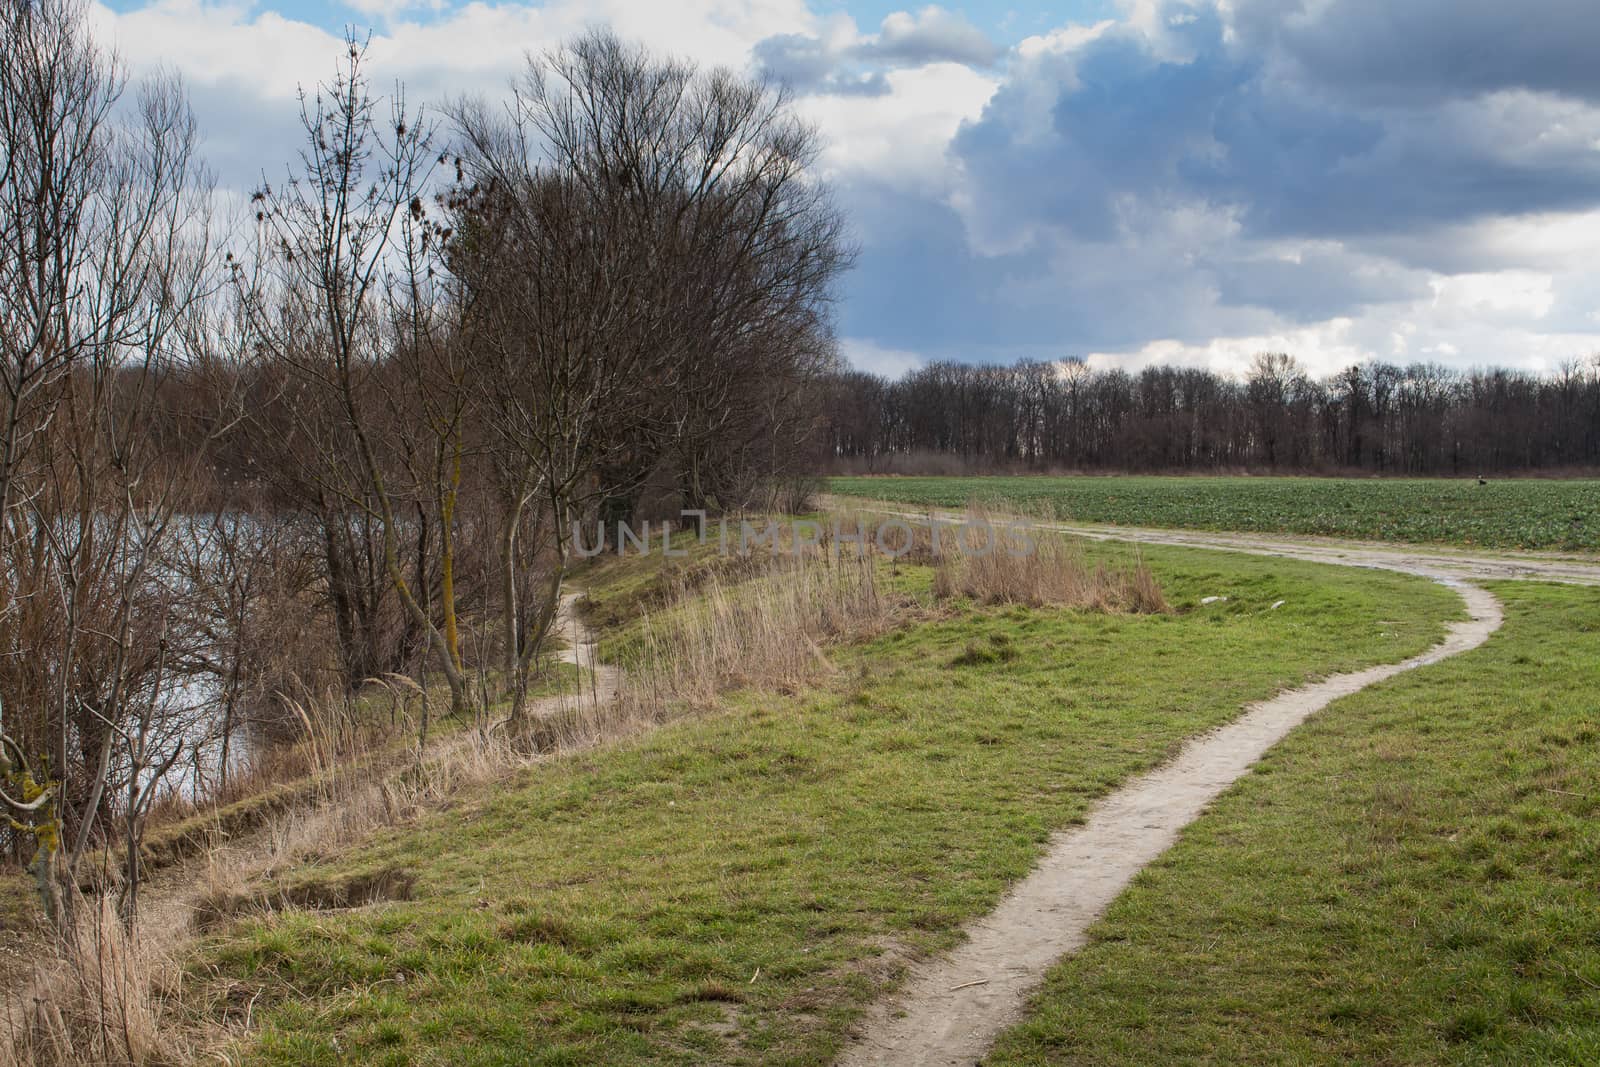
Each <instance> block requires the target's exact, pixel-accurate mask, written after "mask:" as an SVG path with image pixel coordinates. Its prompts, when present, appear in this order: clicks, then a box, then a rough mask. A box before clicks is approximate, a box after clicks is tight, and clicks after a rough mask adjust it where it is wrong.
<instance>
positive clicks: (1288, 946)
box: [986, 584, 1600, 1067]
mask: <svg viewBox="0 0 1600 1067" xmlns="http://www.w3.org/2000/svg"><path fill="white" fill-rule="evenodd" d="M1493 589H1494V592H1495V593H1496V595H1497V596H1499V597H1501V598H1502V600H1503V601H1504V602H1505V604H1506V608H1507V616H1506V623H1505V627H1504V629H1503V630H1502V631H1501V632H1500V633H1498V634H1497V635H1495V636H1494V637H1492V638H1491V639H1490V641H1489V643H1488V644H1487V645H1486V646H1484V647H1483V648H1482V649H1479V650H1477V651H1475V652H1471V653H1468V654H1467V655H1464V656H1461V657H1459V658H1457V659H1452V660H1449V661H1447V662H1445V663H1443V664H1440V665H1438V666H1435V667H1431V668H1429V669H1428V670H1426V671H1418V672H1415V673H1412V674H1407V675H1403V676H1401V677H1400V678H1398V679H1395V680H1392V681H1389V682H1386V683H1384V684H1382V685H1380V686H1377V687H1375V688H1373V689H1369V690H1367V691H1365V692H1363V693H1360V694H1358V695H1356V696H1354V697H1351V698H1348V699H1345V700H1343V701H1340V702H1338V703H1335V704H1334V705H1332V706H1331V707H1329V708H1328V709H1327V710H1325V711H1324V712H1323V713H1321V714H1320V715H1319V716H1317V717H1316V718H1314V719H1313V720H1312V721H1311V722H1310V723H1309V724H1307V725H1306V726H1303V727H1301V728H1300V729H1299V730H1298V731H1296V732H1295V733H1294V734H1292V735H1291V736H1290V737H1289V738H1288V739H1287V740H1286V741H1284V742H1283V743H1282V744H1280V745H1278V746H1277V748H1276V749H1274V750H1273V751H1272V752H1271V753H1270V754H1269V755H1268V756H1267V757H1266V759H1265V760H1264V761H1263V762H1262V763H1261V764H1260V765H1259V766H1258V768H1257V769H1256V771H1255V772H1254V773H1252V774H1250V775H1248V776H1247V777H1245V778H1244V779H1242V780H1241V781H1240V782H1239V783H1238V784H1237V785H1236V786H1235V787H1234V788H1233V789H1232V790H1231V791H1230V792H1229V793H1227V794H1225V795H1224V797H1223V798H1222V799H1221V800H1220V801H1219V802H1218V803H1217V804H1216V805H1215V807H1214V808H1213V809H1212V810H1211V812H1210V813H1208V814H1207V815H1206V816H1204V817H1203V818H1201V819H1200V820H1199V821H1197V822H1196V823H1194V824H1193V825H1191V826H1190V827H1189V828H1188V830H1186V831H1185V833H1184V835H1183V837H1182V839H1181V841H1180V842H1179V844H1178V845H1177V846H1176V847H1174V848H1173V849H1172V850H1171V851H1170V852H1168V853H1167V854H1166V855H1165V856H1164V857H1163V858H1162V859H1160V860H1159V861H1157V862H1156V863H1155V864H1153V865H1152V866H1151V867H1149V868H1147V869H1146V870H1145V871H1144V872H1143V873H1141V874H1140V875H1139V876H1138V878H1137V879H1136V880H1135V883H1134V885H1133V886H1132V887H1131V888H1130V889H1129V891H1128V892H1126V893H1124V894H1123V895H1122V897H1120V898H1119V900H1118V901H1117V902H1116V903H1115V904H1114V905H1113V906H1112V908H1111V911H1110V912H1109V913H1108V915H1107V916H1106V917H1105V918H1104V919H1103V920H1102V921H1101V922H1100V923H1099V924H1098V925H1097V926H1096V927H1095V929H1094V931H1093V934H1092V940H1091V943H1090V945H1089V946H1088V947H1087V948H1085V949H1084V950H1083V951H1082V952H1081V953H1079V954H1078V955H1076V956H1074V957H1072V958H1071V959H1069V960H1067V961H1065V962H1064V963H1062V964H1060V965H1058V966H1057V968H1056V969H1055V971H1054V972H1053V973H1052V975H1051V977H1050V979H1049V981H1048V983H1047V986H1046V988H1045V990H1044V992H1043V993H1042V994H1041V995H1039V996H1038V997H1037V998H1036V1000H1035V1002H1034V1005H1033V1015H1032V1018H1031V1019H1030V1020H1029V1021H1028V1022H1027V1023H1025V1024H1024V1025H1022V1026H1020V1027H1018V1028H1017V1029H1015V1030H1013V1031H1011V1032H1010V1033H1009V1034H1007V1035H1005V1036H1004V1037H1003V1038H1002V1040H1001V1042H1000V1044H999V1046H998V1048H997V1049H996V1051H995V1052H994V1054H993V1055H992V1056H991V1057H990V1059H989V1060H987V1061H986V1062H988V1063H991V1064H994V1065H997V1067H1020V1065H1023V1064H1068V1063H1071V1064H1148V1063H1197V1064H1239V1063H1390V1064H1423V1063H1428V1064H1431V1063H1440V1064H1455V1063H1461V1064H1472V1063H1476V1064H1509V1063H1527V1064H1531V1063H1567V1064H1594V1063H1600V907H1597V904H1596V899H1597V898H1596V893H1597V890H1600V881H1597V880H1600V711H1597V706H1596V702H1595V693H1596V692H1600V657H1597V656H1596V655H1595V654H1594V649H1595V642H1596V640H1597V635H1600V591H1596V590H1593V589H1572V588H1558V587H1553V586H1535V585H1508V584H1499V585H1496V586H1494V587H1493Z"/></svg>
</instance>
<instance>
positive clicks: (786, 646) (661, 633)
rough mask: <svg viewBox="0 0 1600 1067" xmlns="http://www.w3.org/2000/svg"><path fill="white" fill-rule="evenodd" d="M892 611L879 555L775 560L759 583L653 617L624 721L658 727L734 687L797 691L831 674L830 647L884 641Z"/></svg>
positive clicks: (714, 590)
mask: <svg viewBox="0 0 1600 1067" xmlns="http://www.w3.org/2000/svg"><path fill="white" fill-rule="evenodd" d="M893 610H894V606H893V604H892V602H891V600H890V598H889V597H888V596H887V595H886V594H885V593H884V592H883V591H882V590H881V589H879V587H878V581H877V571H876V564H875V561H874V559H873V558H872V556H871V555H864V556H862V557H861V558H856V557H855V556H854V555H853V554H845V555H841V556H840V557H839V558H837V559H829V558H828V556H827V553H826V550H823V551H819V552H817V553H810V554H806V555H803V556H779V557H776V558H774V559H772V560H770V561H769V562H768V563H767V564H766V566H765V569H764V570H763V571H762V572H761V573H760V574H758V575H757V576H755V577H751V578H747V579H746V580H745V581H743V582H740V583H738V584H725V583H723V582H721V581H712V582H710V583H707V584H706V585H705V586H703V587H702V588H701V589H700V590H699V593H698V595H697V596H696V597H695V598H694V599H692V600H686V601H683V602H680V603H679V604H677V605H675V606H673V607H672V608H670V609H669V610H667V611H663V612H661V613H658V614H656V615H654V616H651V617H648V618H646V619H645V620H644V624H643V627H642V633H641V637H640V640H639V642H638V646H637V652H636V654H635V655H634V656H633V657H632V659H631V661H630V662H629V663H628V664H627V667H626V670H625V672H624V675H623V678H622V680H621V682H620V684H619V687H618V699H617V702H616V703H617V708H616V713H617V714H618V715H619V716H621V717H622V718H623V719H624V720H625V721H642V722H658V721H661V720H662V719H664V718H667V717H669V716H671V715H672V714H674V713H675V709H680V708H683V707H695V706H702V705H705V704H707V703H710V702H711V701H712V700H713V699H714V698H715V697H716V696H717V694H719V693H721V692H724V691H726V690H729V689H736V688H745V687H754V688H764V689H774V690H780V691H783V690H792V689H794V688H797V687H799V686H802V685H804V684H806V683H807V682H808V681H811V680H813V679H815V678H816V676H817V675H818V673H819V672H823V671H826V670H827V657H826V655H825V654H824V651H823V647H824V646H825V645H826V644H827V643H829V642H831V641H839V640H851V639H859V638H862V637H866V636H869V635H871V634H873V633H876V632H878V631H880V630H882V629H883V627H884V626H886V625H887V624H888V623H889V621H890V620H891V618H892V615H893Z"/></svg>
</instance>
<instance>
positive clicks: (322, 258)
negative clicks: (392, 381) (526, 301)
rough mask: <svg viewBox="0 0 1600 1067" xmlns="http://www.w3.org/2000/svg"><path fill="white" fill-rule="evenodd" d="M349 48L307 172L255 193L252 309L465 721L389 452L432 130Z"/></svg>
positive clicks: (323, 96) (306, 118) (330, 474)
mask: <svg viewBox="0 0 1600 1067" xmlns="http://www.w3.org/2000/svg"><path fill="white" fill-rule="evenodd" d="M347 46H348V51H347V55H346V59H345V61H344V63H343V65H342V67H341V69H340V71H339V73H338V74H337V75H336V76H335V78H334V80H333V81H332V82H330V83H328V84H327V85H324V86H322V87H319V88H318V89H317V90H316V91H315V92H313V93H311V94H306V93H302V95H301V123H302V126H303V128H304V131H305V135H306V143H305V146H304V147H303V148H302V150H301V154H300V161H299V166H298V168H296V170H295V172H293V173H291V174H290V176H289V177H288V178H287V180H286V181H285V182H284V183H282V184H280V185H278V186H276V187H274V186H272V185H271V184H263V186H262V188H261V189H260V190H259V191H258V192H257V194H256V197H255V201H256V203H257V205H258V212H257V219H258V222H259V223H260V225H261V228H262V230H263V231H264V234H265V236H266V239H265V241H264V245H265V247H264V248H263V249H262V250H261V251H262V254H263V257H264V258H263V266H264V268H265V270H264V278H263V279H262V280H261V281H260V284H257V285H255V286H254V287H253V288H252V289H251V290H250V292H249V295H248V303H249V307H250V310H251V315H252V321H253V323H254V325H255V327H256V329H257V331H258V334H259V337H260V339H261V341H262V343H263V348H264V351H266V352H268V353H270V355H271V356H272V357H273V358H275V359H276V360H278V361H279V362H280V363H281V364H282V365H283V366H285V367H287V368H288V369H289V371H290V373H291V375H292V376H293V378H294V379H295V384H296V385H298V386H299V387H300V388H302V389H304V390H305V391H307V392H309V393H311V394H315V395H317V397H318V399H324V398H325V399H327V400H328V401H329V407H330V408H331V409H332V412H333V414H334V416H335V417H334V418H333V419H332V420H331V421H330V422H329V423H327V424H311V423H310V422H309V421H303V422H302V425H301V427H300V429H301V431H302V432H303V433H305V434H306V435H307V436H308V437H309V438H311V439H313V441H314V445H313V447H314V448H315V449H316V450H317V455H318V457H319V459H320V461H321V462H320V466H319V468H318V474H317V476H318V479H319V484H320V486H321V487H322V488H323V489H324V490H325V491H326V492H327V493H328V494H329V495H331V496H332V497H334V498H335V500H336V501H337V502H338V506H339V507H341V508H343V509H353V510H355V511H358V512H360V513H363V514H364V515H365V516H366V517H367V518H369V519H370V520H372V521H373V522H374V523H375V524H376V525H377V528H378V535H379V537H380V538H381V561H382V570H383V573H384V575H385V576H386V578H387V580H388V582H389V584H390V586H391V587H392V588H393V589H394V591H395V593H396V594H397V596H398V597H399V600H400V602H401V604H402V605H403V606H404V608H405V611H406V613H407V615H408V617H409V618H410V619H411V621H412V623H413V625H415V626H416V628H417V629H418V630H419V631H420V632H421V633H423V634H424V635H425V636H426V639H427V642H428V644H429V646H430V647H431V648H432V649H433V651H434V653H435V657H434V658H435V661H436V663H437V665H438V667H439V669H440V671H441V673H442V674H443V676H444V678H445V680H446V682H447V684H448V685H449V687H450V694H451V705H452V708H453V710H455V711H456V712H460V711H462V710H463V709H464V706H465V702H466V680H465V675H464V672H463V670H462V667H461V663H460V660H459V652H458V649H457V648H455V647H452V644H451V640H450V638H449V637H448V636H447V635H446V633H445V631H444V629H443V628H441V627H440V626H439V625H438V624H436V622H435V620H434V618H433V617H432V615H431V613H430V612H429V611H428V610H427V609H426V608H425V607H424V604H423V599H422V598H423V597H425V596H426V593H425V592H422V591H421V590H420V589H419V588H418V587H416V586H414V585H413V582H412V580H411V579H410V578H408V577H407V575H406V574H405V571H404V567H403V561H402V547H401V535H402V532H403V517H402V515H401V512H400V508H399V506H398V501H397V495H396V493H395V492H394V488H393V486H392V484H391V480H392V479H391V470H390V469H389V466H388V464H386V463H385V461H384V457H383V455H382V454H381V451H380V450H381V441H380V434H381V432H382V429H381V426H382V423H383V413H384V410H385V405H386V400H385V397H384V390H385V388H386V383H385V382H384V381H383V375H384V373H385V371H386V370H387V369H388V359H389V357H391V356H392V355H393V354H394V351H393V345H394V335H393V334H392V333H389V332H387V328H388V327H392V326H394V325H395V320H394V319H392V318H386V316H385V315H384V313H383V303H384V299H385V296H386V293H387V291H388V286H387V282H388V280H389V277H390V273H391V272H392V271H393V270H394V269H395V264H394V261H393V258H392V257H393V256H395V255H396V254H397V250H396V246H395V235H396V232H397V230H399V229H400V228H401V227H402V226H404V225H405V221H406V219H407V218H408V216H410V217H415V216H418V215H420V213H421V210H422V208H421V197H422V196H423V195H424V192H425V186H426V184H427V181H428V176H429V172H430V171H431V169H432V166H433V164H434V149H433V148H432V144H431V142H432V133H431V130H430V128H429V127H428V125H427V124H426V122H425V121H424V118H423V116H422V115H421V114H420V113H416V112H413V111H411V110H409V109H408V108H407V105H406V102H405V97H404V93H403V92H402V91H400V90H399V89H398V88H397V90H396V92H395V95H394V97H393V99H392V100H390V101H389V106H388V112H387V116H386V117H383V118H380V116H379V107H380V104H381V103H382V101H380V100H377V99H375V98H374V97H373V96H372V95H371V93H370V91H369V85H368V80H367V76H366V74H365V70H364V67H363V63H364V58H365V46H364V45H363V44H361V43H360V42H358V41H357V40H355V39H354V38H353V37H352V38H349V39H348V40H347ZM403 318H404V317H403V316H402V321H403ZM408 341H410V342H411V343H415V341H416V339H415V338H410V339H408ZM391 428H393V427H391ZM400 429H402V431H403V430H404V428H400ZM339 521H340V522H341V524H342V521H343V519H342V516H341V517H340V518H339ZM419 594H420V595H419Z"/></svg>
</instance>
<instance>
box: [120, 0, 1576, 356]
mask: <svg viewBox="0 0 1600 1067" xmlns="http://www.w3.org/2000/svg"><path fill="white" fill-rule="evenodd" d="M93 18H94V21H95V24H96V26H97V29H98V31H99V32H100V33H102V34H104V35H106V36H107V37H109V38H110V39H112V40H113V41H114V42H115V44H116V47H117V48H118V50H119V51H120V52H121V53H122V55H123V56H124V58H125V59H126V60H127V61H128V63H129V64H130V66H131V67H132V68H133V69H134V70H135V71H141V70H151V69H155V68H157V67H166V68H173V69H176V70H178V71H180V72H181V73H182V74H183V75H184V76H185V78H186V79H187V82H188V84H189V87H190V91H191V94H192V96H193V99H194V102H195V108H196V111H197V112H198V114H199V118H200V121H201V123H202V127H203V129H204V131H205V134H206V145H205V149H206V154H207V156H208V158H209V160H210V162H211V164H212V166H213V168H214V169H215V171H216V172H217V175H218V178H219V181H220V182H221V184H222V185H223V186H224V187H225V188H228V189H233V190H237V191H245V190H248V189H249V188H251V187H253V186H254V185H255V184H257V183H258V182H259V181H260V179H261V177H262V175H263V173H265V174H266V176H267V177H269V178H270V177H273V176H276V175H277V174H280V173H281V172H282V167H283V161H285V160H287V159H288V158H289V157H290V155H291V153H292V152H293V150H294V143H295V133H296V126H295V121H296V112H295V104H294V94H295V91H296V88H297V86H300V85H305V86H307V87H309V86H312V85H314V84H315V83H316V82H318V81H320V80H324V79H326V78H327V76H328V75H329V74H331V72H332V70H333V67H334V63H335V61H336V59H337V57H338V55H339V45H338V40H339V36H340V34H341V32H342V29H343V27H344V26H346V25H352V24H353V25H357V26H360V27H363V28H364V29H370V31H371V33H372V49H371V55H370V63H371V68H372V71H373V73H374V77H375V79H376V80H377V81H378V82H379V83H380V84H383V85H388V84H390V83H392V82H393V81H396V80H398V81H403V82H404V83H405V85H406V87H407V92H408V95H409V97H410V98H411V99H412V100H413V101H414V102H424V101H434V100H438V101H442V100H445V99H448V98H453V97H455V96H458V95H461V94H471V93H485V94H494V93H497V92H500V91H502V90H503V89H504V87H505V85H506V84H507V82H508V80H509V79H510V78H511V77H512V76H513V75H514V74H515V73H516V71H517V70H518V69H519V68H520V67H521V65H522V63H523V62H524V56H525V54H526V53H527V52H528V51H530V50H532V51H539V50H543V49H545V48H548V47H551V46H553V45H555V44H558V43H559V42H560V41H561V40H563V39H565V38H567V37H570V36H571V35H573V34H575V33H577V32H580V31H581V30H583V29H584V28H585V27H586V26H589V25H595V24H608V25H610V26H611V27H613V28H614V29H615V30H616V31H617V32H618V33H620V34H622V35H623V36H625V37H628V38H632V39H635V40H638V41H641V42H643V43H645V44H648V45H650V46H651V47H653V48H656V49H658V50H661V51H663V52H670V53H672V54H675V55H679V56H686V57H689V58H692V59H695V60H697V61H699V62H702V63H704V64H706V65H723V66H729V67H732V68H735V69H737V70H741V71H747V72H749V73H752V74H760V75H764V76H767V77H771V78H775V79H778V80H781V81H784V82H786V83H787V84H788V85H789V86H790V87H791V88H792V89H793V90H794V92H795V94H796V106H797V107H798V108H799V109H800V110H801V111H802V112H803V113H804V114H805V115H806V116H807V117H808V118H809V119H810V120H811V121H813V122H814V123H815V124H816V125H817V126H818V127H819V129H820V131H821V133H822V135H823V138H824V140H825V142H826V144H827V149H826V151H825V153H824V156H823V161H822V165H823V168H824V171H825V176H826V177H827V179H828V180H829V181H830V182H831V183H832V185H833V187H834V189H835V190H836V194H837V199H838V201H839V203H840V204H841V206H842V207H843V208H844V209H845V211H846V212H847V214H848V215H849V217H850V220H851V224H852V229H853V233H854V239H855V241H856V243H857V245H858V247H859V250H860V255H859V259H858V262H857V264H856V267H855V269H854V270H853V271H852V272H851V273H850V275H849V276H848V277H847V278H846V279H845V280H844V282H843V283H842V285H841V286H840V293H839V298H840V299H839V306H838V323H837V326H838V333H839V337H840V345H841V349H842V351H843V352H844V354H845V355H846V357H847V358H848V359H849V360H850V361H851V362H852V363H853V364H854V365H856V366H858V367H860V368H862V369H866V370H871V371H874V372H878V373H883V374H891V375H893V374H899V373H902V372H904V371H906V370H908V369H911V368H914V367H916V366H919V365H921V364H924V363H926V362H929V361H932V360H941V359H951V360H960V361H963V362H972V363H994V362H1011V361H1013V360H1016V359H1021V358H1029V359H1056V358H1061V357H1065V356H1083V357H1086V358H1088V359H1089V360H1090V361H1091V362H1092V363H1094V364H1096V365H1101V366H1113V365H1115V366H1122V367H1125V368H1127V369H1129V370H1136V369H1137V368H1139V367H1141V366H1144V365H1146V364H1149V363H1152V362H1158V363H1168V364H1183V365H1191V366H1204V367H1209V368H1212V369H1214V370H1218V371H1222V372H1228V373H1236V372H1239V371H1241V370H1242V369H1244V368H1245V367H1247V366H1248V364H1249V361H1250V359H1251V358H1252V357H1253V356H1254V354H1255V353H1257V352H1262V351H1287V352H1289V353H1291V354H1293V355H1295V356H1296V357H1297V358H1298V359H1299V360H1300V361H1301V363H1302V364H1303V365H1304V366H1305V367H1306V368H1307V369H1308V370H1310V371H1311V372H1313V373H1317V374H1326V373H1331V372H1333V371H1336V370H1338V369H1340V368H1341V367H1344V366H1348V365H1349V364H1351V363H1356V362H1361V361H1363V360H1367V359H1381V360H1388V361H1392V362H1397V363H1402V364H1403V363H1409V362H1415V361H1428V362H1437V363H1442V364H1446V365H1450V366H1455V367H1463V368H1466V367H1474V366H1485V365H1498V366H1509V367H1517V368H1524V369H1529V370H1535V371H1551V370H1554V369H1556V368H1557V367H1558V366H1560V365H1561V364H1562V363H1564V362H1566V361H1569V360H1574V359H1586V358H1589V357H1590V356H1592V355H1593V354H1594V353H1600V269H1597V264H1600V257H1597V252H1600V63H1597V62H1596V61H1595V58H1594V57H1595V56H1597V55H1600V15H1597V13H1596V11H1595V10H1594V0H1519V2H1518V3H1515V4H1512V3H1506V2H1505V0H1057V2H1053V3H1041V2H1037V0H1018V2H1015V3H1008V2H1006V0H985V2H972V3H966V4H950V5H948V6H944V7H939V6H911V7H905V6H903V5H899V4H896V3H894V2H893V0H545V2H542V3H516V2H512V0H498V2H487V0H485V2H473V3H457V2H454V0H422V2H415V3H413V2H408V0H349V2H347V3H342V4H341V3H328V4H324V3H311V2H307V0H263V2H250V0H146V2H138V0H116V2H112V3H109V4H100V5H97V6H95V7H94V9H93Z"/></svg>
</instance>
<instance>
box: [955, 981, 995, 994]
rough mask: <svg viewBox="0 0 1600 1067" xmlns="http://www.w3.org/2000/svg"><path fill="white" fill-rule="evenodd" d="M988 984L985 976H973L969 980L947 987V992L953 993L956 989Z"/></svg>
mask: <svg viewBox="0 0 1600 1067" xmlns="http://www.w3.org/2000/svg"><path fill="white" fill-rule="evenodd" d="M988 984H989V979H987V978H975V979H973V980H972V981H970V982H962V983H961V984H960V985H953V986H951V987H950V989H949V992H951V993H954V992H955V991H956V990H958V989H970V988H972V987H973V986H975V985H988Z"/></svg>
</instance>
